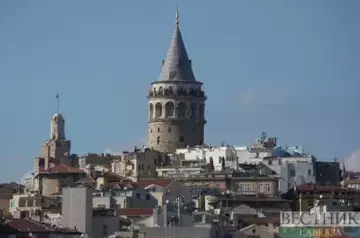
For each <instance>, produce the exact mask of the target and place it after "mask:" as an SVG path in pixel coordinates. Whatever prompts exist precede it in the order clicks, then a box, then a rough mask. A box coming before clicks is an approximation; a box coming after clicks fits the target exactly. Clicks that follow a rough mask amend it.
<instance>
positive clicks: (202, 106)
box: [198, 104, 205, 119]
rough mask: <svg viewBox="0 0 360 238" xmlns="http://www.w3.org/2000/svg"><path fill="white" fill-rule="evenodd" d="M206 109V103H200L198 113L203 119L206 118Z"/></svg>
mask: <svg viewBox="0 0 360 238" xmlns="http://www.w3.org/2000/svg"><path fill="white" fill-rule="evenodd" d="M204 110H205V107H204V104H200V105H199V114H198V116H199V117H200V118H201V119H203V118H204Z"/></svg>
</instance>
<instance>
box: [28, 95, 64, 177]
mask: <svg viewBox="0 0 360 238" xmlns="http://www.w3.org/2000/svg"><path fill="white" fill-rule="evenodd" d="M56 100H57V112H56V113H55V114H54V115H53V116H52V118H51V122H50V139H48V140H46V141H45V143H44V145H43V146H42V147H41V149H40V154H39V156H38V157H36V158H35V165H34V166H35V172H38V171H40V170H41V169H45V170H47V169H49V168H50V167H51V165H57V164H69V163H70V161H69V158H70V150H71V141H70V140H67V139H66V137H65V119H64V117H63V115H62V114H61V113H60V112H59V96H58V95H57V96H56Z"/></svg>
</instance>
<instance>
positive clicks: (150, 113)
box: [149, 103, 154, 120]
mask: <svg viewBox="0 0 360 238" xmlns="http://www.w3.org/2000/svg"><path fill="white" fill-rule="evenodd" d="M153 118H154V106H153V105H152V103H150V106H149V119H150V120H151V119H153Z"/></svg>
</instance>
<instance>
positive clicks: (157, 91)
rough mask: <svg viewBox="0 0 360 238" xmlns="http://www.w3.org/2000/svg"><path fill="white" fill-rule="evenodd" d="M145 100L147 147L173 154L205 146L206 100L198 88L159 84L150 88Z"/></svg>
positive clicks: (178, 84)
mask: <svg viewBox="0 0 360 238" xmlns="http://www.w3.org/2000/svg"><path fill="white" fill-rule="evenodd" d="M169 88H171V89H172V90H173V91H171V92H169ZM178 90H183V91H181V93H180V91H178ZM190 91H191V92H192V93H193V94H194V95H195V94H196V95H197V96H194V95H190ZM194 92H195V93H194ZM148 99H149V104H148V112H149V115H148V116H149V118H148V119H149V120H148V147H150V148H153V149H155V150H158V151H161V152H168V153H173V152H175V151H176V149H178V148H185V147H186V146H195V145H201V144H203V143H204V125H205V119H204V111H205V99H206V97H205V96H204V95H203V92H202V91H201V84H198V83H195V84H185V85H183V84H182V83H176V84H175V83H172V84H169V83H168V84H166V85H164V84H162V83H158V84H155V85H153V86H152V88H151V91H150V93H149V96H148Z"/></svg>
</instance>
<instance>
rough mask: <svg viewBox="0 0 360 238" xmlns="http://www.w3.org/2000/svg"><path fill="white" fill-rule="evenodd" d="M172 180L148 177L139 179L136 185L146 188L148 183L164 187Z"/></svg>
mask: <svg viewBox="0 0 360 238" xmlns="http://www.w3.org/2000/svg"><path fill="white" fill-rule="evenodd" d="M172 182H174V180H170V179H149V180H145V179H144V180H139V181H138V185H139V187H140V188H146V187H148V186H150V185H156V186H159V187H164V188H166V187H167V186H169V185H170V184H171V183H172Z"/></svg>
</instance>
